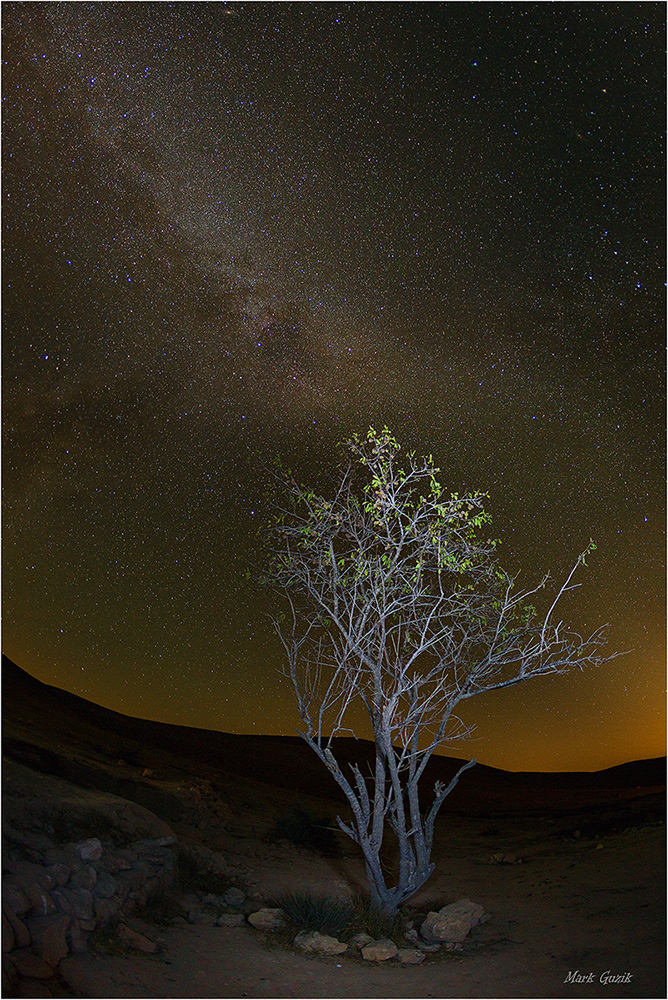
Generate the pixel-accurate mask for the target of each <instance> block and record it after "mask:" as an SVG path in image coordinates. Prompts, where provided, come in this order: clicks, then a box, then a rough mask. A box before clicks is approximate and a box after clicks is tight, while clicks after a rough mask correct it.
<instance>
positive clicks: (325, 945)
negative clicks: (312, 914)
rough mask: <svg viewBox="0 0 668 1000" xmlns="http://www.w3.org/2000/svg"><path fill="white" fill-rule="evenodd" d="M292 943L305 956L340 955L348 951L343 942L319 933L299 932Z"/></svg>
mask: <svg viewBox="0 0 668 1000" xmlns="http://www.w3.org/2000/svg"><path fill="white" fill-rule="evenodd" d="M292 943H293V944H294V946H295V948H299V950H300V951H303V952H306V954H316V955H342V954H343V952H344V951H348V945H347V944H344V943H343V941H339V940H337V938H335V937H330V935H329V934H321V933H320V932H319V931H300V932H299V934H298V935H297V937H296V938H295V939H294V941H293V942H292Z"/></svg>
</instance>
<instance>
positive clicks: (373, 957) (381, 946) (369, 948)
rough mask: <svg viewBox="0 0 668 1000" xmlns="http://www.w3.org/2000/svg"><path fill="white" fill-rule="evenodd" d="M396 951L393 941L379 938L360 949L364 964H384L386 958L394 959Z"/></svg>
mask: <svg viewBox="0 0 668 1000" xmlns="http://www.w3.org/2000/svg"><path fill="white" fill-rule="evenodd" d="M398 951H399V949H398V948H397V946H396V944H395V943H394V941H390V939H389V938H381V939H380V940H379V941H371V942H370V943H369V944H366V945H365V946H364V947H363V948H362V958H363V959H364V961H365V962H386V961H387V960H388V958H394V956H395V955H396V954H397V952H398Z"/></svg>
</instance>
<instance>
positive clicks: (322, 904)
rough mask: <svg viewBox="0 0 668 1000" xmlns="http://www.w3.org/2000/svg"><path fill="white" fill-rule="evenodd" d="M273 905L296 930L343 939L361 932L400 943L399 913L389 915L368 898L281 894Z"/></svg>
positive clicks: (401, 933)
mask: <svg viewBox="0 0 668 1000" xmlns="http://www.w3.org/2000/svg"><path fill="white" fill-rule="evenodd" d="M275 905H276V906H280V908H281V909H282V910H283V913H284V914H285V917H286V919H287V921H288V923H289V924H290V925H291V927H293V928H295V929H296V930H300V931H320V933H321V934H331V935H332V936H334V937H338V938H343V939H344V940H345V939H346V938H350V937H352V936H353V934H358V933H360V932H363V933H365V934H368V935H369V936H370V937H372V938H373V939H374V940H378V939H379V938H391V939H392V940H394V941H400V940H401V938H402V935H403V932H404V929H405V928H404V924H405V919H404V917H403V916H402V915H401V914H395V916H393V917H392V916H389V915H388V914H387V913H384V912H383V911H382V910H381V909H379V907H378V906H375V905H374V903H373V902H372V901H371V899H370V898H369V897H368V896H362V895H359V896H354V897H353V899H352V900H349V899H341V898H337V897H333V896H322V895H318V894H316V893H312V892H299V891H298V892H288V893H285V894H284V895H283V896H281V897H279V898H278V899H277V900H276V903H275Z"/></svg>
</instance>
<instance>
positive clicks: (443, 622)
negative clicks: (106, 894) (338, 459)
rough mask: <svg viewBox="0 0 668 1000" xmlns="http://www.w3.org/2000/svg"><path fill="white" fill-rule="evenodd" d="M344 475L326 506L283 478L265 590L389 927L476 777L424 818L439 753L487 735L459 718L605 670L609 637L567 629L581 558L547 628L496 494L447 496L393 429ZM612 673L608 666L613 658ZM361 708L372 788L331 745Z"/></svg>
mask: <svg viewBox="0 0 668 1000" xmlns="http://www.w3.org/2000/svg"><path fill="white" fill-rule="evenodd" d="M343 448H344V462H343V464H342V467H341V470H340V477H339V479H338V480H337V483H336V486H335V489H334V492H333V495H332V496H331V497H329V498H326V497H324V496H322V495H320V494H319V493H317V492H316V491H315V490H313V489H311V488H310V487H307V486H304V485H301V484H299V483H298V482H297V481H296V479H295V478H294V476H292V474H291V473H290V472H289V471H285V470H281V471H279V474H278V477H279V481H280V484H281V487H282V489H281V494H282V499H281V501H280V502H279V505H278V509H277V515H276V519H275V522H274V524H273V526H272V528H271V530H270V532H269V535H268V556H267V572H266V574H265V577H264V580H265V582H266V583H267V584H269V585H270V586H272V587H273V588H274V589H275V590H276V591H277V592H278V593H279V594H281V595H282V597H283V598H284V601H285V605H284V610H281V611H280V612H279V613H278V614H277V615H276V616H275V618H274V623H275V626H276V629H277V632H278V635H279V637H280V639H281V641H282V643H283V646H284V648H285V652H286V656H287V666H286V669H285V673H286V676H287V677H288V678H289V679H290V681H291V683H292V685H293V688H294V691H295V695H296V697H297V703H298V706H299V712H300V715H301V719H302V722H303V724H304V728H303V730H302V731H301V735H302V737H303V738H304V739H305V740H306V742H307V743H308V744H309V746H311V748H312V749H313V750H314V751H315V753H316V754H317V755H318V756H319V757H320V759H321V760H322V761H323V763H324V764H325V765H326V767H327V768H328V769H329V770H330V772H331V774H332V775H333V777H334V778H335V779H336V781H337V782H338V784H339V786H340V787H341V789H342V790H343V792H344V793H345V795H346V798H347V799H348V802H349V804H350V807H351V809H352V820H351V821H350V822H344V821H343V820H341V819H339V820H338V822H339V826H340V827H341V829H342V830H343V831H344V832H345V833H347V834H348V835H349V836H350V837H351V838H352V839H353V840H355V841H356V842H357V843H358V844H359V845H360V847H361V848H362V851H363V853H364V858H365V862H366V866H367V873H368V876H369V882H370V887H371V891H372V897H373V901H374V903H375V904H377V905H380V906H381V907H382V908H384V909H385V910H386V911H387V912H388V913H392V912H394V911H395V910H396V908H397V906H398V905H399V903H400V902H401V901H402V900H403V899H406V898H408V896H410V895H411V894H412V893H413V892H415V891H416V890H417V889H418V888H419V887H420V885H422V884H423V883H424V882H425V880H426V879H427V878H428V877H429V874H430V873H431V871H432V870H433V864H431V862H430V860H429V858H430V853H431V846H432V842H433V829H434V821H435V818H436V815H437V813H438V810H439V809H440V806H441V804H442V803H443V801H444V799H445V797H446V796H447V795H448V794H449V792H450V791H451V790H452V788H453V787H454V785H455V784H456V782H457V780H458V779H459V777H460V775H461V774H462V773H463V771H464V770H465V769H466V768H467V767H470V766H471V765H472V764H475V761H471V762H469V763H468V764H465V765H464V766H463V767H462V768H460V770H459V771H458V772H457V774H456V775H455V777H454V778H453V779H452V780H451V781H450V782H449V784H448V785H444V784H442V783H440V782H437V784H436V786H435V788H434V797H433V801H432V805H431V807H430V808H429V809H428V810H427V811H426V812H425V811H424V810H423V809H422V807H421V803H420V800H419V795H418V785H419V782H420V778H421V777H422V775H423V774H424V770H425V767H426V765H427V762H428V760H429V758H430V756H431V755H432V753H433V752H434V750H436V749H437V748H438V747H439V746H443V745H447V744H449V743H452V742H453V741H456V740H459V739H462V738H463V737H465V736H467V735H469V734H470V733H471V731H472V729H471V727H469V726H466V725H464V723H463V722H462V721H461V719H460V718H459V716H458V715H457V714H456V713H455V709H456V708H457V706H458V704H459V703H460V702H463V701H465V700H467V699H469V698H472V697H474V696H475V695H478V694H483V693H485V692H488V691H492V690H494V689H497V688H504V687H509V686H511V685H514V684H519V683H522V682H523V681H525V680H529V679H531V678H534V677H539V676H544V675H548V674H555V673H564V672H566V671H567V670H569V669H571V668H572V667H579V668H581V667H583V666H584V665H587V664H599V663H602V662H604V661H605V659H606V658H605V657H603V656H601V655H600V652H599V650H600V647H601V646H602V645H603V644H604V642H605V638H604V636H603V633H602V631H601V630H598V631H597V632H594V633H593V635H591V636H590V637H589V638H588V639H583V638H582V637H581V636H580V635H578V634H577V632H574V631H571V630H570V629H568V628H567V627H565V626H564V623H563V622H558V623H556V624H555V622H554V620H553V613H554V610H555V608H556V606H557V604H558V602H559V600H560V598H561V597H562V596H563V595H564V594H565V593H566V592H567V591H568V590H571V589H572V588H573V587H574V586H576V585H575V584H572V583H571V581H572V577H573V574H574V573H575V571H576V570H577V568H578V567H579V566H581V565H586V558H587V556H588V554H589V553H590V552H592V551H593V550H594V549H595V545H594V543H593V542H592V541H590V542H589V544H588V545H587V547H586V548H585V550H584V552H582V553H581V555H580V556H579V557H578V559H577V561H576V563H575V565H574V566H573V568H572V569H571V571H570V573H569V574H568V576H567V577H566V580H565V582H564V583H563V584H562V585H561V587H559V588H558V589H557V593H556V597H555V598H554V600H553V601H552V603H551V604H549V606H548V607H547V609H546V610H543V611H542V612H539V611H538V610H537V607H536V603H535V598H536V597H537V595H539V593H540V592H541V591H543V589H544V588H545V587H546V585H547V583H548V581H549V579H550V577H549V574H547V575H545V576H544V577H543V579H542V580H541V581H540V582H539V583H538V584H537V585H536V586H534V587H532V588H530V589H528V590H520V591H518V590H517V589H516V586H515V579H514V578H513V577H512V576H510V574H509V573H508V572H506V571H505V570H504V569H503V568H502V567H501V566H500V564H499V562H498V560H497V557H496V549H497V545H498V543H497V541H496V540H495V539H492V538H489V537H487V536H486V533H485V530H484V529H485V528H486V526H487V525H488V523H489V521H490V516H489V514H488V513H487V512H486V510H485V507H484V503H485V499H486V494H482V493H470V494H467V495H466V496H460V495H459V494H457V493H452V494H450V495H447V494H446V492H445V490H444V488H443V486H442V485H441V483H440V482H439V479H438V476H439V474H440V469H439V468H438V467H437V466H435V465H434V461H433V457H432V456H431V455H429V456H427V457H424V458H417V457H416V456H415V454H413V453H410V454H409V455H408V456H407V463H406V464H405V466H403V467H402V466H401V465H400V464H399V461H398V453H399V451H400V446H399V444H398V442H397V441H396V439H395V438H394V437H393V436H392V434H391V433H390V431H389V430H388V428H387V427H384V428H383V430H382V431H381V432H378V431H376V430H374V428H373V427H372V428H370V429H369V431H368V433H367V435H366V437H365V438H360V437H359V436H358V435H354V436H353V437H352V438H351V439H349V440H348V441H346V442H344V443H343ZM608 658H609V657H608ZM359 708H362V709H363V710H364V711H365V712H366V714H367V716H368V720H369V724H370V727H371V729H372V732H373V736H374V741H375V744H376V764H375V771H374V773H373V775H372V776H366V777H365V776H364V775H363V774H362V772H361V770H360V768H359V767H358V766H355V765H353V767H352V773H351V774H347V773H344V772H343V770H342V768H341V767H340V766H339V764H338V762H337V760H336V758H335V756H334V752H333V746H332V737H334V736H336V735H337V734H343V733H351V734H352V735H355V733H354V730H353V728H352V727H351V718H352V717H353V709H355V710H358V709H359ZM388 825H389V827H390V828H391V830H392V831H393V832H394V834H395V835H396V838H397V842H398V846H399V879H398V884H397V885H396V886H395V887H393V888H389V887H388V886H387V885H386V883H385V876H384V873H383V871H382V866H381V863H380V853H381V849H382V845H383V838H384V836H385V828H386V826H388Z"/></svg>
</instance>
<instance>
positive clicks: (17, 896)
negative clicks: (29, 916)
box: [2, 879, 30, 917]
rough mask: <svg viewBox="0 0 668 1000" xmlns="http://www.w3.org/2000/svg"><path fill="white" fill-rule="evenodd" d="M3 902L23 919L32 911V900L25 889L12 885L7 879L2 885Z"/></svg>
mask: <svg viewBox="0 0 668 1000" xmlns="http://www.w3.org/2000/svg"><path fill="white" fill-rule="evenodd" d="M2 901H3V903H7V904H8V905H9V906H11V908H12V910H13V911H14V913H16V914H18V916H19V917H22V916H23V914H24V913H27V912H28V910H29V909H30V900H29V899H28V897H27V896H26V894H25V892H24V891H23V889H21V888H20V887H19V886H18V885H12V883H11V882H8V881H7V879H4V881H3V883H2Z"/></svg>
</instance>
